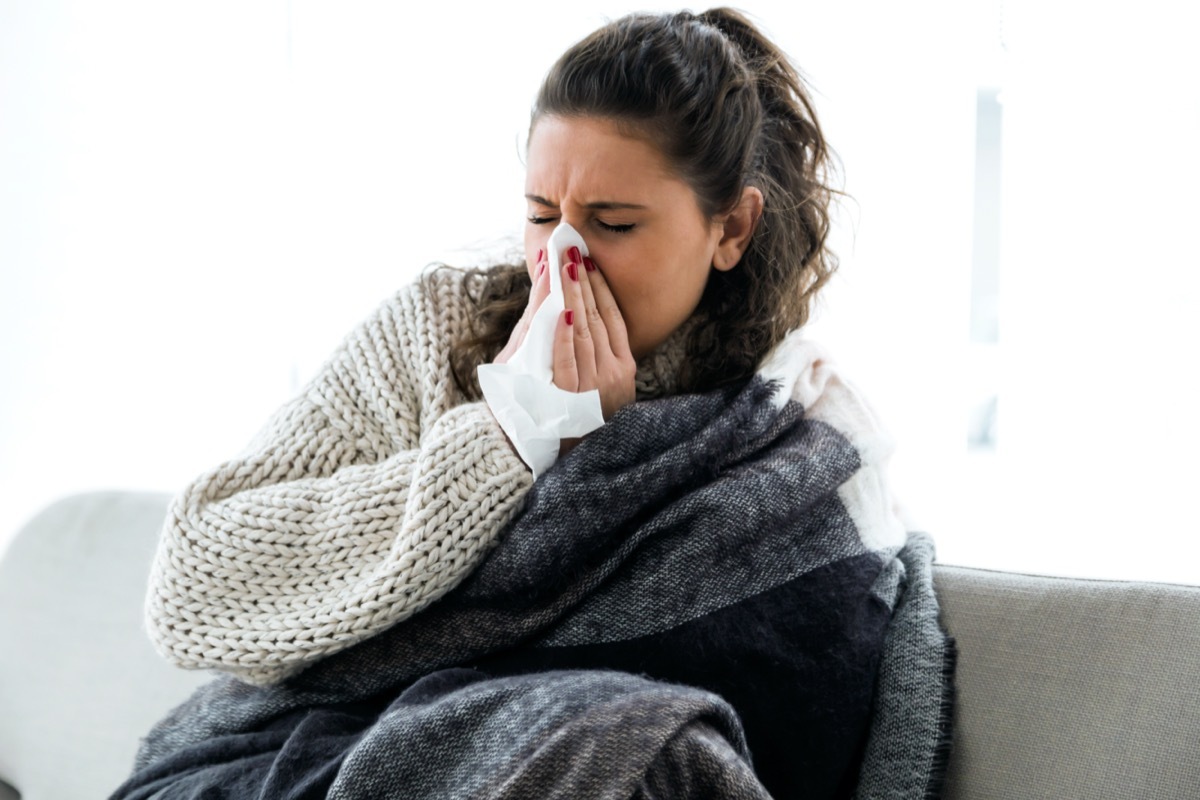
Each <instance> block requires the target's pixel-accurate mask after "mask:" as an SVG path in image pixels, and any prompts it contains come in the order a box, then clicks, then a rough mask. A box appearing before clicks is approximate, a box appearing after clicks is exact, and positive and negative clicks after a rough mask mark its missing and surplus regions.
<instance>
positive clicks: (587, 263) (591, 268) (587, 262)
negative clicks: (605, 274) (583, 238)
mask: <svg viewBox="0 0 1200 800" xmlns="http://www.w3.org/2000/svg"><path fill="white" fill-rule="evenodd" d="M583 266H584V267H585V268H586V269H587V271H588V272H595V271H596V262H595V261H592V260H591V259H590V258H588V257H587V256H584V257H583Z"/></svg>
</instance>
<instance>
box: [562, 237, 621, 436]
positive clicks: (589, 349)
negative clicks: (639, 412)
mask: <svg viewBox="0 0 1200 800" xmlns="http://www.w3.org/2000/svg"><path fill="white" fill-rule="evenodd" d="M566 262H567V263H566V265H565V266H564V267H563V273H562V285H563V301H564V304H565V305H566V310H565V311H563V313H562V314H561V315H560V316H559V319H558V328H557V330H556V331H555V337H554V385H555V386H557V387H558V388H560V389H564V390H566V391H568V392H587V391H590V390H592V389H598V390H599V391H600V408H601V410H602V411H603V413H604V419H605V420H608V419H611V418H612V415H613V414H615V413H617V411H618V410H619V409H620V408H622V407H623V406H625V405H628V404H629V403H632V402H633V401H634V399H635V395H636V392H635V389H634V376H635V375H636V374H637V363H636V362H635V361H634V358H633V353H632V352H631V351H630V349H629V337H628V333H627V331H626V329H625V320H624V318H623V317H622V316H621V311H620V309H618V308H617V301H616V299H615V298H614V297H613V294H612V291H610V290H609V288H608V282H607V281H605V280H604V275H603V274H602V273H601V272H600V270H599V269H598V268H597V267H596V264H595V262H593V261H592V260H591V259H590V258H584V257H583V256H581V254H580V252H579V249H578V248H576V247H572V248H570V249H569V250H568V251H567V258H566ZM568 320H569V321H568ZM577 441H578V440H575V439H564V440H563V443H562V446H561V447H560V450H559V452H560V454H565V453H566V452H567V451H568V450H570V449H571V448H572V447H573V446H574V445H575V444H576V443H577Z"/></svg>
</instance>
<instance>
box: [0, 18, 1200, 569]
mask: <svg viewBox="0 0 1200 800" xmlns="http://www.w3.org/2000/svg"><path fill="white" fill-rule="evenodd" d="M653 7H664V8H665V7H669V6H658V5H657V4H655V5H654V6H653ZM743 7H744V8H746V10H748V11H749V12H750V13H752V14H754V15H756V16H757V17H758V18H759V19H760V20H761V22H762V23H763V25H764V26H765V27H766V28H767V30H768V31H769V32H770V33H772V34H773V35H774V36H775V38H776V39H777V40H778V41H779V42H780V44H781V45H782V46H783V47H784V48H785V49H786V50H788V51H789V52H790V53H792V54H793V56H794V57H795V59H796V60H797V61H798V62H799V64H800V65H801V67H802V68H803V69H804V70H805V72H806V73H807V74H808V75H809V77H810V78H811V80H812V82H813V84H814V85H815V87H816V89H817V92H818V94H817V107H818V111H819V113H820V115H821V119H822V122H823V124H824V127H825V130H826V134H827V136H828V138H829V139H830V141H831V142H832V143H833V145H834V147H835V148H836V149H837V151H838V153H839V155H840V156H841V158H842V160H843V162H844V165H845V188H846V190H847V191H848V192H849V193H850V194H851V195H852V196H853V198H854V199H853V201H852V202H849V203H847V204H846V205H845V206H844V208H843V209H842V212H841V215H840V218H839V229H838V233H837V237H836V242H835V246H836V247H837V249H838V251H839V252H840V254H841V257H842V271H841V274H840V276H839V277H838V278H837V281H836V283H835V284H834V285H833V286H832V287H831V288H830V290H829V292H828V294H827V296H826V297H825V299H824V301H823V303H822V307H821V313H820V316H819V319H818V321H817V323H816V324H815V325H814V335H815V336H818V337H819V338H821V339H823V340H824V341H826V342H828V343H829V344H830V345H831V346H832V348H833V349H834V351H835V353H837V354H838V355H839V358H840V360H841V361H843V362H844V364H845V365H846V366H847V368H848V369H849V370H850V371H851V374H852V375H854V376H855V377H856V378H857V380H858V382H859V383H860V384H861V385H862V387H863V388H864V390H865V391H866V393H867V394H868V395H869V396H870V397H871V398H872V400H873V401H874V402H875V404H876V405H877V406H878V408H879V411H880V412H881V414H882V416H883V417H884V418H885V420H886V421H887V422H888V423H889V425H890V427H891V428H892V430H893V432H894V434H895V438H896V440H897V444H898V448H899V449H898V454H897V458H896V463H895V466H896V479H897V484H898V489H899V491H900V493H901V495H902V496H903V497H904V498H905V500H906V502H907V504H908V505H909V506H910V508H911V509H912V511H913V512H914V514H915V515H916V517H917V519H918V520H919V521H921V522H922V523H923V525H924V527H926V528H927V529H928V530H930V531H931V532H932V533H933V534H934V535H935V537H936V539H937V541H938V543H939V550H940V555H941V558H942V560H943V561H947V562H953V563H964V564H977V565H982V566H993V567H998V568H1008V569H1025V570H1030V571H1051V572H1059V573H1064V574H1086V575H1097V576H1117V577H1140V578H1149V579H1159V580H1177V581H1189V582H1200V567H1198V566H1196V562H1197V556H1200V551H1198V550H1197V547H1196V546H1195V545H1193V544H1191V541H1193V540H1195V539H1196V538H1197V537H1196V534H1198V533H1200V526H1198V525H1197V523H1196V522H1195V521H1194V519H1193V518H1191V517H1190V516H1189V515H1188V511H1189V510H1190V505H1189V504H1188V502H1187V500H1186V499H1185V498H1186V497H1187V492H1188V490H1189V489H1190V487H1191V485H1192V484H1194V483H1195V479H1196V478H1197V477H1198V475H1197V470H1196V468H1195V466H1194V465H1193V463H1192V462H1191V461H1190V460H1189V459H1188V457H1187V456H1188V455H1189V454H1190V453H1191V452H1193V451H1195V450H1196V449H1197V446H1200V432H1198V431H1197V425H1196V423H1195V422H1194V421H1193V420H1194V415H1193V414H1192V413H1191V409H1192V407H1193V406H1194V405H1195V403H1194V400H1195V398H1196V393H1195V389H1194V387H1193V382H1192V381H1191V376H1190V374H1189V372H1190V369H1191V367H1190V364H1191V362H1192V361H1194V360H1195V359H1194V354H1195V349H1196V348H1195V342H1196V337H1195V334H1193V333H1192V332H1191V331H1190V330H1189V329H1188V327H1187V323H1188V322H1189V321H1190V318H1191V317H1192V316H1194V312H1195V311H1196V310H1197V301H1196V299H1195V298H1196V296H1197V295H1196V291H1195V289H1196V288H1197V287H1196V277H1195V275H1196V270H1195V267H1196V266H1197V263H1196V262H1197V258H1196V256H1195V255H1194V253H1195V250H1194V249H1193V246H1192V242H1191V235H1190V234H1191V232H1192V231H1194V230H1195V223H1194V222H1193V220H1194V219H1195V218H1196V211H1197V207H1196V200H1195V194H1194V193H1193V192H1192V191H1191V188H1190V187H1192V186H1194V185H1196V183H1197V179H1198V178H1200V166H1198V164H1197V156H1196V154H1195V149H1194V147H1193V146H1192V145H1190V143H1191V142H1194V141H1197V140H1200V119H1198V117H1200V113H1198V107H1197V101H1196V97H1197V96H1196V94H1195V92H1194V91H1192V89H1191V88H1190V87H1188V86H1187V85H1186V82H1185V77H1186V78H1190V76H1194V75H1195V74H1197V72H1198V70H1197V66H1198V65H1197V58H1196V56H1194V55H1192V54H1191V53H1190V52H1189V49H1188V48H1187V47H1185V44H1186V42H1185V41H1184V38H1183V35H1184V34H1183V32H1184V31H1185V30H1186V26H1184V25H1182V24H1176V23H1177V21H1175V20H1172V19H1171V18H1170V14H1169V12H1168V11H1166V9H1167V8H1168V6H1167V5H1166V4H1165V3H1164V4H1162V9H1163V10H1162V11H1159V10H1157V7H1156V6H1155V5H1154V4H1149V5H1148V4H1146V3H1138V4H1136V5H1135V4H1133V3H1124V4H1120V5H1113V6H1111V7H1109V6H1104V5H1103V4H1099V5H1098V4H1096V3H1091V4H1087V5H1084V4H1067V3H1059V4H1057V5H1056V4H1054V3H1049V4H1047V3H1041V2H1034V0H1022V2H1009V3H1006V4H1003V8H1002V7H1001V4H1000V3H999V2H995V1H994V0H990V1H988V0H980V1H979V2H977V3H974V4H971V3H964V2H950V1H949V0H947V1H946V2H932V1H931V0H919V1H918V2H911V3H905V4H899V3H894V2H870V3H863V2H858V3H846V2H836V3H835V2H826V3H821V4H795V3H785V2H782V0H777V1H775V2H747V3H745V4H743ZM468 8H469V9H470V12H469V13H468V12H467V10H466V9H468ZM631 8H632V6H628V5H623V4H620V3H609V2H604V3H599V4H594V8H592V9H591V10H588V11H582V10H575V9H574V7H571V8H559V7H555V8H554V9H553V10H552V11H551V10H547V8H546V7H545V6H544V4H533V3H521V2H510V3H507V4H503V6H502V7H501V5H500V4H495V5H494V6H487V7H480V6H477V5H476V4H466V5H459V4H452V3H439V4H429V5H426V6H424V7H422V8H419V9H418V10H415V11H414V10H411V6H410V5H409V4H403V5H402V4H400V3H395V2H339V3H336V4H335V3H320V2H315V1H314V0H290V2H287V1H285V0H274V2H246V1H245V0H243V1H242V2H204V3H200V2H162V1H161V0H160V1H159V2H150V1H149V0H145V1H144V2H133V1H132V0H108V2H105V3H86V2H82V0H80V1H79V2H69V1H68V0H36V1H35V0H20V1H18V0H0V487H3V488H2V489H0V493H2V494H0V498H2V500H3V502H2V503H0V546H3V545H2V541H3V538H4V537H5V535H6V534H7V532H9V531H12V530H13V529H15V528H16V527H17V526H18V525H19V524H20V523H21V522H22V521H23V520H24V519H25V518H27V517H28V516H29V515H31V514H32V513H34V512H35V511H36V510H37V509H38V508H39V507H40V506H42V505H44V504H45V503H46V502H49V501H50V500H52V499H53V498H55V497H57V496H59V495H62V494H65V493H69V492H73V491H79V490H84V489H90V488H139V489H157V490H164V491H174V490H176V489H178V488H179V487H180V486H181V485H182V484H183V483H185V482H186V481H187V480H188V479H190V478H191V477H192V476H193V475H195V474H197V473H199V472H200V471H202V470H203V469H206V468H208V467H210V466H212V465H213V464H215V463H217V462H218V461H220V460H222V459H224V458H226V457H229V456H230V455H232V454H233V453H235V452H236V451H237V450H239V449H240V448H241V447H242V446H243V445H244V444H245V443H246V441H247V440H248V439H249V438H250V436H251V435H252V434H253V433H254V431H255V430H256V429H257V428H258V426H259V425H261V424H262V422H263V421H264V420H265V419H266V417H267V416H268V415H269V414H270V412H271V411H272V410H274V409H275V408H276V407H277V406H278V405H280V404H281V403H283V402H284V401H285V400H286V399H287V398H288V397H289V396H290V395H291V394H292V393H293V392H294V391H295V390H296V389H297V388H298V386H299V385H300V383H301V382H303V381H304V380H305V379H307V378H308V377H309V376H310V375H311V374H312V372H313V371H314V370H315V369H316V368H317V366H318V365H319V364H320V362H321V361H322V360H323V359H324V357H325V356H326V355H327V354H328V353H329V352H330V351H331V350H332V349H333V348H334V347H335V346H336V345H337V343H338V342H339V341H340V338H341V336H342V335H343V334H344V333H345V332H346V331H347V330H349V329H350V328H351V327H352V326H353V325H354V324H355V323H356V322H357V321H358V320H359V319H361V318H362V317H363V316H364V315H365V314H366V313H368V312H369V311H370V310H371V309H372V308H374V307H375V305H376V304H377V303H378V302H379V301H380V300H381V299H382V298H383V297H385V296H386V295H387V294H389V293H390V292H392V291H393V290H394V289H395V288H397V287H398V286H400V285H402V284H403V283H405V282H407V281H408V280H410V279H411V276H412V275H413V274H414V273H415V272H416V271H417V270H418V269H420V268H421V267H422V266H423V265H425V264H427V263H429V262H431V261H434V260H439V259H448V260H452V261H455V262H458V263H464V262H469V261H473V260H477V259H479V258H482V257H483V255H482V254H483V253H487V252H494V251H496V250H497V249H498V248H501V247H502V246H503V244H504V242H505V241H506V239H512V238H513V237H515V236H516V234H517V232H518V231H519V230H520V224H521V219H522V214H523V208H524V203H523V201H522V199H521V187H522V168H521V163H520V152H521V144H522V140H523V134H524V131H525V128H526V126H527V124H528V108H529V104H530V102H531V100H532V97H533V94H534V91H535V90H536V87H537V84H538V81H539V80H540V78H541V76H542V74H543V73H544V71H545V70H546V68H547V67H548V66H549V65H550V63H551V62H552V61H553V59H554V58H555V57H556V56H557V54H558V53H559V52H560V51H561V50H562V49H563V48H564V47H566V46H567V45H568V44H570V43H571V42H572V41H574V40H576V39H577V38H579V37H580V36H582V35H584V34H586V33H587V32H588V31H590V30H591V29H593V28H594V27H596V26H597V25H598V24H600V23H602V22H603V21H604V19H606V18H611V17H615V16H618V15H620V14H622V13H624V12H625V11H628V10H631ZM1046 9H1049V11H1047V10H1046ZM1001 12H1003V15H1002V13H1001ZM470 15H474V16H473V17H472V16H470ZM1002 16H1003V22H1004V26H1003V36H1004V42H1005V44H1006V46H1007V50H1002V49H1001V47H1000V42H1001V30H1002V29H1001V24H1000V21H1001V18H1002ZM1118 43H1119V44H1118ZM996 81H1000V82H1002V83H1003V86H1002V89H1003V99H1004V130H1003V138H1004V145H1003V146H1004V148H1005V149H1004V157H1003V158H1004V160H1003V187H1004V194H1003V203H1002V208H1003V211H1002V218H1003V222H1002V232H1003V238H1002V253H1001V276H1000V278H1001V282H1000V285H1001V297H1000V302H1001V324H1000V330H1001V333H1000V342H999V344H998V346H997V347H996V348H994V352H993V353H991V358H992V360H993V361H994V366H992V367H989V369H991V370H992V373H993V374H992V375H991V380H993V381H994V382H995V384H996V386H997V387H998V390H999V396H1000V417H999V431H1000V434H999V437H998V443H997V449H996V451H995V452H994V453H991V454H983V455H980V454H970V453H968V451H967V448H966V433H965V431H966V425H967V411H968V405H969V401H970V392H971V387H970V385H969V381H968V380H967V378H968V377H970V376H971V375H973V374H975V373H976V372H978V371H979V369H980V364H979V363H978V360H979V354H978V353H977V352H976V351H975V350H973V349H972V348H971V347H969V346H968V341H967V330H968V321H969V320H968V313H969V302H968V301H969V292H970V261H971V252H972V251H971V243H972V228H971V226H972V219H973V216H972V198H973V194H972V192H973V186H972V181H973V175H974V159H975V152H974V147H975V138H974V124H975V109H976V107H975V102H976V92H977V90H978V88H979V87H980V86H981V85H992V84H995V83H996Z"/></svg>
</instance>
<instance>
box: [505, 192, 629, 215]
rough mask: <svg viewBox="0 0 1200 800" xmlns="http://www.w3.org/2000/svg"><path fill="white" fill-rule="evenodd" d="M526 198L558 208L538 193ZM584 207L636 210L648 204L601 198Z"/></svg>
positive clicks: (604, 209) (528, 195)
mask: <svg viewBox="0 0 1200 800" xmlns="http://www.w3.org/2000/svg"><path fill="white" fill-rule="evenodd" d="M525 199H526V200H532V201H533V202H535V203H537V204H538V205H542V206H547V207H548V208H558V203H551V202H550V201H549V200H547V199H546V198H544V197H540V196H538V195H536V194H527V195H525ZM584 208H590V209H593V210H600V211H611V210H613V209H615V208H631V209H633V210H635V211H645V210H646V206H640V205H638V204H637V203H617V202H615V201H611V200H599V201H597V202H595V203H588V204H587V205H585V206H584Z"/></svg>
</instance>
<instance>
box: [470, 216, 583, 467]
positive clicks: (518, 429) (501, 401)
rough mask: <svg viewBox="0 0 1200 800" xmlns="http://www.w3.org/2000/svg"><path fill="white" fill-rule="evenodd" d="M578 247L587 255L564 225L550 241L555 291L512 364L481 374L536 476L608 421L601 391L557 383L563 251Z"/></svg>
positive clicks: (490, 400)
mask: <svg viewBox="0 0 1200 800" xmlns="http://www.w3.org/2000/svg"><path fill="white" fill-rule="evenodd" d="M572 246H575V247H578V248H579V251H580V252H581V253H582V254H583V255H587V252H588V249H587V244H585V243H584V241H583V237H582V236H580V235H579V232H578V231H576V230H575V229H574V228H572V227H571V226H570V225H568V224H567V223H565V222H563V223H560V224H559V226H558V227H557V228H555V229H554V232H553V233H552V234H550V240H549V241H548V242H547V243H546V255H547V259H548V261H549V265H548V266H547V267H546V269H548V270H549V271H550V294H549V296H547V297H546V299H545V300H543V301H542V304H541V306H539V307H538V310H537V313H536V314H534V316H533V320H532V321H531V322H530V324H529V331H528V332H527V333H526V334H525V340H524V341H523V342H521V346H520V347H519V348H517V352H515V353H513V356H512V358H510V359H509V360H508V361H507V362H506V363H504V364H484V365H482V366H480V367H479V373H478V374H479V387H480V388H481V389H482V390H483V398H484V400H486V401H487V404H488V407H489V408H491V410H492V413H493V414H494V415H495V416H496V419H497V420H498V421H499V422H500V427H501V428H503V429H504V432H505V433H506V434H508V438H509V439H511V440H512V443H513V446H515V447H516V448H517V455H519V456H520V457H521V460H523V461H524V462H525V463H526V464H528V465H529V466H530V468H531V469H532V470H533V477H534V479H535V480H536V479H537V478H538V476H539V475H541V474H542V473H543V472H545V471H546V470H547V469H549V468H550V467H551V466H552V465H553V464H554V462H555V460H556V459H557V458H558V448H559V441H560V440H561V439H572V438H576V437H580V436H586V435H587V434H589V433H591V432H592V431H594V430H596V429H597V428H599V427H600V426H602V425H603V424H604V412H603V411H602V410H601V408H600V392H599V391H598V390H596V389H592V390H591V391H587V392H568V391H565V390H563V389H560V388H558V387H557V386H555V385H554V330H555V327H556V326H557V324H558V317H559V315H560V314H562V312H563V309H564V308H566V304H565V303H564V302H563V287H562V265H563V263H564V262H563V260H562V255H563V253H564V252H566V251H567V249H569V248H570V247H572ZM581 269H582V267H581Z"/></svg>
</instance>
